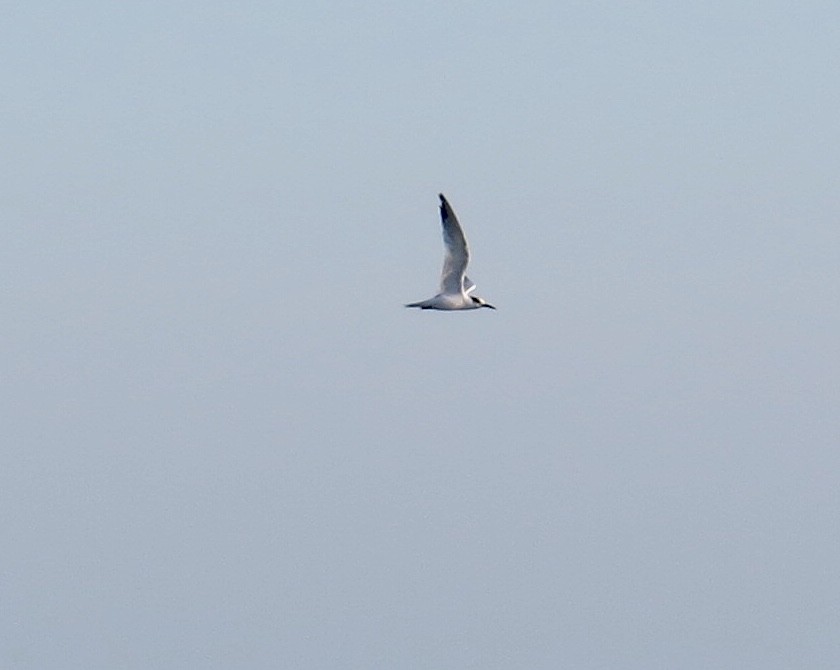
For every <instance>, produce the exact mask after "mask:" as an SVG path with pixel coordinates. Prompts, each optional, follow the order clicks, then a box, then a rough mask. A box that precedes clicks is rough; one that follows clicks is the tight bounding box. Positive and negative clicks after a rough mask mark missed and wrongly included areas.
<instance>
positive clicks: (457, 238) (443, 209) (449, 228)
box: [440, 193, 470, 294]
mask: <svg viewBox="0 0 840 670" xmlns="http://www.w3.org/2000/svg"><path fill="white" fill-rule="evenodd" d="M440 220H441V223H442V224H443V244H444V246H445V247H446V254H445V255H444V257H443V272H442V273H441V276H440V292H441V293H449V294H460V293H461V292H462V291H463V290H464V272H465V271H466V269H467V263H468V262H469V260H470V251H469V249H468V248H467V238H465V237H464V231H463V230H461V224H460V223H458V219H457V218H456V217H455V212H453V211H452V207H450V206H449V203H448V202H446V198H444V197H443V193H441V194H440Z"/></svg>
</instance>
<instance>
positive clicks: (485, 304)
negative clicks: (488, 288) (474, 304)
mask: <svg viewBox="0 0 840 670" xmlns="http://www.w3.org/2000/svg"><path fill="white" fill-rule="evenodd" d="M482 307H489V308H490V309H496V308H495V307H493V305H491V304H490V303H489V302H485V303H484V304H483V305H482Z"/></svg>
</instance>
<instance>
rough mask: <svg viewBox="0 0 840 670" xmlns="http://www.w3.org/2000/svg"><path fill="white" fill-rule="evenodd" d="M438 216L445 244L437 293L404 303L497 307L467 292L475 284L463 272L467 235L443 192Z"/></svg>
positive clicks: (435, 306)
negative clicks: (417, 300) (433, 295)
mask: <svg viewBox="0 0 840 670" xmlns="http://www.w3.org/2000/svg"><path fill="white" fill-rule="evenodd" d="M440 220H441V222H442V223H443V243H444V245H445V246H446V255H445V256H444V257H443V272H442V273H441V275H440V293H438V294H437V295H436V296H435V297H434V298H429V299H428V300H421V301H420V302H412V303H410V304H408V305H406V307H419V308H420V309H444V310H455V309H479V308H480V307H489V308H490V309H496V308H495V307H493V305H491V304H490V303H487V302H484V300H482V299H481V298H479V297H478V296H474V295H470V293H472V292H473V291H474V290H475V284H473V283H472V282H471V281H470V279H469V277H467V276H466V274H465V273H466V271H467V263H469V261H470V250H469V248H468V247H467V238H466V237H464V231H463V230H461V224H460V223H458V219H457V218H456V217H455V212H453V211H452V207H450V206H449V203H448V202H446V198H444V197H443V193H441V194H440Z"/></svg>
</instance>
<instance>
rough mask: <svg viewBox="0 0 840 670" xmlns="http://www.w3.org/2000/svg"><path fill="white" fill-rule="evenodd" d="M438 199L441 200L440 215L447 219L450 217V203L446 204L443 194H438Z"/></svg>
mask: <svg viewBox="0 0 840 670" xmlns="http://www.w3.org/2000/svg"><path fill="white" fill-rule="evenodd" d="M438 197H439V198H440V215H441V217H442V218H444V219H445V218H447V217H448V216H449V203H448V202H446V198H445V197H444V196H443V193H438Z"/></svg>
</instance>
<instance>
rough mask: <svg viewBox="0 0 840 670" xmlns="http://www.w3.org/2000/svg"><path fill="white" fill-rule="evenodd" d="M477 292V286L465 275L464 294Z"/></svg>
mask: <svg viewBox="0 0 840 670" xmlns="http://www.w3.org/2000/svg"><path fill="white" fill-rule="evenodd" d="M473 291H475V284H473V283H472V282H471V281H470V278H469V277H467V275H464V293H466V294H467V295H469V294H470V293H472V292H473Z"/></svg>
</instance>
